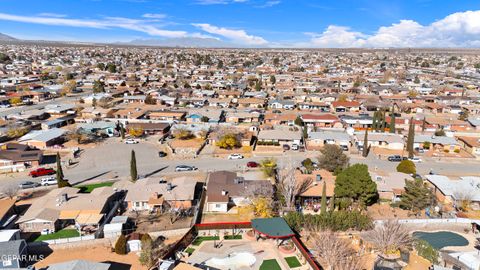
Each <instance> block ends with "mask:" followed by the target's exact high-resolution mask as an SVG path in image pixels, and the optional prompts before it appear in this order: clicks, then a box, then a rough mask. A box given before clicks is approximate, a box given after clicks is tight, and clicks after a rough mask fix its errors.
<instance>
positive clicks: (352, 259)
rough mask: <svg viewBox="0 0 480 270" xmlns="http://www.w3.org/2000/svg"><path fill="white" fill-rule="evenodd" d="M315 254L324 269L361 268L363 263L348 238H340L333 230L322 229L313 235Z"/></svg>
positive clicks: (353, 269) (352, 269)
mask: <svg viewBox="0 0 480 270" xmlns="http://www.w3.org/2000/svg"><path fill="white" fill-rule="evenodd" d="M312 244H313V250H314V252H313V253H314V255H315V256H316V258H317V261H318V262H319V263H320V264H321V265H322V267H323V268H324V269H328V270H360V269H363V263H362V260H361V259H360V257H359V256H358V254H357V252H356V251H355V249H353V247H352V246H351V245H350V243H349V242H348V240H345V239H341V238H339V237H338V236H337V235H336V234H335V233H334V232H332V231H320V232H316V233H314V234H313V235H312Z"/></svg>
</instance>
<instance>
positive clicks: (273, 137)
mask: <svg viewBox="0 0 480 270" xmlns="http://www.w3.org/2000/svg"><path fill="white" fill-rule="evenodd" d="M257 139H258V143H257V145H261V144H264V143H270V142H271V143H276V144H278V145H284V144H287V145H290V146H291V145H293V144H297V145H300V143H301V141H302V132H301V131H300V130H297V131H295V130H288V129H270V130H265V129H264V130H260V132H259V133H258V136H257Z"/></svg>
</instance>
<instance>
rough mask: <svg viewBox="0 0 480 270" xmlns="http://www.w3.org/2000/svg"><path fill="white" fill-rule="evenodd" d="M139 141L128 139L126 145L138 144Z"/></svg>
mask: <svg viewBox="0 0 480 270" xmlns="http://www.w3.org/2000/svg"><path fill="white" fill-rule="evenodd" d="M137 143H138V141H137V140H135V139H126V140H125V144H137Z"/></svg>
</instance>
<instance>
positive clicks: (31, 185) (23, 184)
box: [18, 181, 40, 188]
mask: <svg viewBox="0 0 480 270" xmlns="http://www.w3.org/2000/svg"><path fill="white" fill-rule="evenodd" d="M38 186H40V184H39V183H35V182H32V181H24V182H21V183H20V184H19V185H18V187H19V188H34V187H38Z"/></svg>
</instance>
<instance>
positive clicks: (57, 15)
mask: <svg viewBox="0 0 480 270" xmlns="http://www.w3.org/2000/svg"><path fill="white" fill-rule="evenodd" d="M38 16H41V17H54V18H65V17H67V15H65V14H58V13H50V12H43V13H39V14H38Z"/></svg>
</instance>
